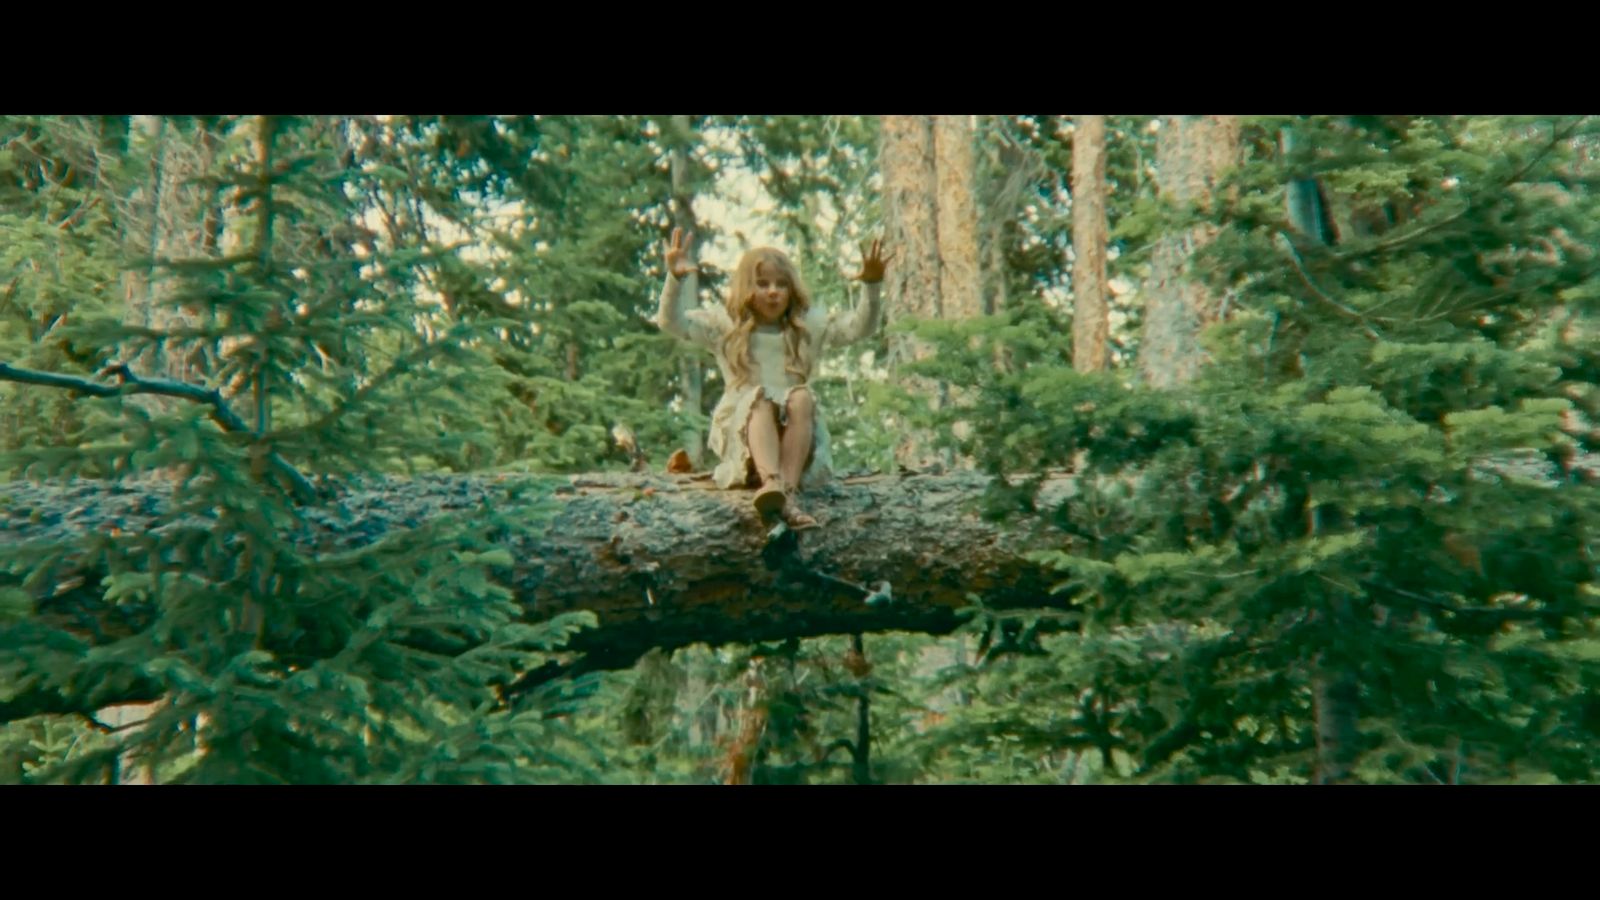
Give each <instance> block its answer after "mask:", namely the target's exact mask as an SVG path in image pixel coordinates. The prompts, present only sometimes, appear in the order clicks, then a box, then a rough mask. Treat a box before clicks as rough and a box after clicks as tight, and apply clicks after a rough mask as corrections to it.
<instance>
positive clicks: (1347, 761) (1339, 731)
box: [1311, 654, 1360, 784]
mask: <svg viewBox="0 0 1600 900" xmlns="http://www.w3.org/2000/svg"><path fill="white" fill-rule="evenodd" d="M1312 665H1313V666H1314V671H1313V673H1312V676H1311V691H1312V702H1313V704H1314V714H1315V716H1316V720H1317V726H1316V727H1317V763H1316V771H1315V773H1314V774H1313V777H1312V782H1313V783H1314V784H1346V783H1349V782H1351V781H1353V780H1354V779H1353V770H1354V767H1355V757H1356V755H1357V752H1358V750H1359V748H1358V746H1357V740H1358V738H1359V736H1360V732H1359V730H1358V729H1357V711H1356V705H1357V702H1358V700H1359V688H1358V687H1357V685H1356V683H1355V681H1354V679H1352V678H1351V677H1350V676H1349V675H1348V674H1346V673H1344V672H1343V671H1340V670H1339V669H1338V668H1336V667H1330V666H1328V665H1327V663H1326V659H1325V655H1324V654H1318V656H1317V659H1316V660H1315V661H1314V662H1313V663H1312Z"/></svg>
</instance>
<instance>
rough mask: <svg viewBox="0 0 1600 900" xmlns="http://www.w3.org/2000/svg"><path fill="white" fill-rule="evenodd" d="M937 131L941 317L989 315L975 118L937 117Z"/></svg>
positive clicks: (934, 149) (934, 137) (936, 203)
mask: <svg viewBox="0 0 1600 900" xmlns="http://www.w3.org/2000/svg"><path fill="white" fill-rule="evenodd" d="M932 131H933V157H934V165H933V170H934V179H935V189H936V191H937V193H935V195H934V205H935V206H934V208H935V210H936V212H935V220H936V224H935V231H936V236H935V239H936V240H937V242H938V245H939V315H940V316H941V317H942V318H946V319H966V318H970V317H973V316H979V315H982V314H983V282H982V279H981V273H980V269H979V266H978V205H977V199H976V191H975V189H974V185H975V182H976V180H977V165H976V162H975V160H974V157H973V146H972V145H973V132H972V117H971V116H934V117H933V128H932Z"/></svg>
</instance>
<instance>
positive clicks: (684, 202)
mask: <svg viewBox="0 0 1600 900" xmlns="http://www.w3.org/2000/svg"><path fill="white" fill-rule="evenodd" d="M672 130H673V131H674V132H675V134H674V135H673V136H674V138H675V139H676V140H677V144H676V145H675V146H674V147H673V148H672V156H671V166H672V227H674V228H681V229H683V230H684V233H685V234H690V233H694V232H696V231H698V230H699V227H700V226H699V222H698V221H696V219H695V215H694V192H693V190H691V189H690V187H689V147H690V145H691V143H692V141H693V138H694V129H693V127H692V126H691V125H690V123H689V117H688V116H673V117H672ZM699 247H700V242H699V241H695V242H694V243H691V244H690V245H689V262H690V264H691V265H698V264H699V260H700V250H699ZM696 302H697V300H696V299H695V298H690V300H689V304H690V306H691V307H692V306H693V305H694V304H695V303H696ZM705 374H706V373H705V364H704V362H702V361H701V358H700V355H699V354H696V355H695V356H693V357H685V358H684V359H683V361H682V362H681V363H679V366H678V375H679V387H680V389H681V390H682V392H683V405H684V408H685V409H688V410H691V411H693V412H694V413H696V414H699V413H701V412H703V411H704V408H705V407H704V404H705ZM679 440H680V442H681V443H682V445H683V452H684V453H685V454H687V455H688V457H689V464H690V465H692V466H693V467H694V469H695V471H699V470H700V469H702V468H704V466H705V454H706V448H705V434H704V431H703V429H702V428H701V426H700V425H698V424H691V425H689V427H687V428H685V429H684V430H683V433H682V434H681V435H680V436H679Z"/></svg>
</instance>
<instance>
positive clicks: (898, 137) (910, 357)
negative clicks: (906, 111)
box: [879, 116, 984, 469]
mask: <svg viewBox="0 0 1600 900" xmlns="http://www.w3.org/2000/svg"><path fill="white" fill-rule="evenodd" d="M973 137H974V136H973V131H972V122H971V117H970V116H885V117H884V120H883V129H882V140H883V146H882V151H881V153H880V155H879V165H880V167H881V169H882V172H883V185H884V211H885V220H886V222H887V225H888V228H887V230H888V235H887V238H888V246H889V248H890V250H891V251H892V252H893V253H894V254H895V262H894V263H893V264H892V265H891V266H890V267H889V274H888V284H887V288H888V296H887V297H886V300H887V302H888V307H889V321H891V322H894V321H896V320H899V319H903V318H921V319H938V318H963V317H967V316H974V315H980V314H982V312H983V304H984V299H983V281H982V271H981V269H980V267H979V264H978V210H977V199H976V196H977V194H976V190H975V182H976V178H977V170H976V163H975V160H974V154H973ZM931 352H932V351H931V349H930V348H929V347H928V346H927V345H926V344H925V343H923V342H921V341H918V340H916V339H915V338H912V337H909V336H901V337H898V338H896V339H894V341H893V342H892V344H891V347H890V356H889V364H890V367H891V368H892V369H896V370H898V369H899V368H900V367H901V366H903V365H905V364H906V363H909V362H913V361H916V360H919V359H924V358H926V357H927V356H928V355H929V354H930V353H931ZM897 377H898V380H899V382H900V384H901V386H903V387H905V388H907V389H909V390H910V391H912V392H913V393H916V394H920V395H922V396H924V397H927V398H928V402H929V405H930V406H931V407H932V408H934V409H940V408H942V407H943V406H944V405H945V404H947V403H948V402H949V401H950V397H949V393H950V390H949V387H948V385H945V384H941V383H935V382H932V381H928V380H926V379H921V378H911V377H908V376H905V375H897ZM931 443H932V442H931V440H930V439H929V437H928V436H927V435H926V434H920V433H917V432H915V431H913V430H907V432H906V437H905V438H904V439H903V440H902V441H901V443H900V445H899V446H898V447H897V448H896V449H895V458H896V460H897V461H898V462H899V463H900V465H902V466H905V467H907V468H911V469H924V468H926V467H927V466H928V465H929V464H932V463H936V462H938V460H937V458H936V457H935V455H934V453H933V451H932V448H931V446H930V444H931Z"/></svg>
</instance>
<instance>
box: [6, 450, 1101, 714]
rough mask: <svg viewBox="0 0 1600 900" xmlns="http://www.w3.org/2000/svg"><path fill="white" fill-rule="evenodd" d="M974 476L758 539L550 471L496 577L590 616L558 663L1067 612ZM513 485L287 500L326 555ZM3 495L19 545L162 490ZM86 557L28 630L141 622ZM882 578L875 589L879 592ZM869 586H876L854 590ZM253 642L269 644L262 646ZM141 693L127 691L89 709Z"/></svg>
mask: <svg viewBox="0 0 1600 900" xmlns="http://www.w3.org/2000/svg"><path fill="white" fill-rule="evenodd" d="M988 480H989V479H988V478H987V477H986V476H983V475H979V474H976V473H971V472H961V473H955V474H951V475H944V476H915V477H904V478H902V477H896V476H873V477H868V478H859V479H850V480H848V481H847V482H843V483H836V484H834V485H831V486H829V487H827V488H822V489H818V490H816V491H814V492H813V493H812V495H811V499H810V503H811V511H812V512H813V514H814V515H816V516H818V518H819V519H821V520H822V522H823V524H824V526H825V527H824V528H822V529H820V530H817V531H810V532H805V533H804V534H803V535H801V536H800V537H799V541H798V544H797V543H796V536H795V535H794V533H792V532H790V533H788V534H787V535H786V536H785V537H783V538H781V539H779V540H775V541H774V540H770V539H769V536H768V533H767V531H766V529H765V528H764V527H763V526H762V525H761V524H760V523H759V522H758V521H757V520H756V518H755V514H754V512H753V511H752V510H751V509H750V506H749V500H750V495H749V493H748V492H745V491H720V490H715V489H712V488H710V487H709V482H708V481H707V480H705V479H704V478H698V479H697V478H692V477H677V478H670V477H661V476H649V475H621V474H615V475H605V476H599V475H589V476H576V477H573V478H571V479H561V480H558V481H557V482H556V488H555V491H556V493H555V497H556V498H557V500H558V503H557V509H556V510H555V512H554V518H553V520H552V521H551V522H550V523H549V524H548V526H547V527H546V528H545V529H544V530H543V531H542V532H540V533H539V534H537V535H534V536H530V537H526V538H519V539H514V541H513V542H511V543H510V544H509V548H510V549H511V552H512V554H513V555H514V556H515V557H516V558H517V559H518V560H519V562H518V565H517V566H516V568H515V570H514V572H513V573H512V574H511V575H510V576H509V578H508V584H509V586H510V587H511V588H512V589H513V590H514V591H515V592H516V594H517V596H518V598H519V601H520V602H521V604H522V605H523V606H524V607H525V608H526V609H527V615H528V617H529V619H530V620H539V619H544V618H547V617H549V616H553V615H556V614H559V613H563V612H569V611H574V610H590V611H592V612H594V613H595V614H596V615H597V616H598V617H599V626H598V627H597V628H594V629H588V630H585V631H583V632H580V633H579V634H578V635H577V637H576V638H574V640H573V642H572V644H571V647H570V649H572V650H574V651H576V652H578V653H582V654H584V657H583V658H582V660H581V661H579V662H578V663H577V664H575V665H574V666H573V667H572V668H569V669H566V670H563V671H587V670H593V669H600V668H620V667H625V666H628V665H631V664H632V663H633V662H634V661H635V660H637V659H638V658H639V657H640V656H641V655H643V654H644V653H645V652H647V651H648V650H650V649H651V648H653V647H660V648H662V649H663V650H664V651H671V650H673V649H676V648H678V647H684V646H687V645H689V644H694V643H706V644H711V645H718V644H723V643H753V642H758V641H778V640H785V639H788V638H804V637H814V636H818V635H825V634H851V633H857V632H863V633H864V632H878V631H889V630H894V631H916V632H924V633H928V634H947V633H949V632H951V631H953V630H954V629H955V628H956V627H957V626H958V625H959V624H960V623H961V621H962V616H961V615H960V614H959V611H960V610H962V609H964V608H966V607H969V606H970V605H971V603H972V601H971V599H970V597H971V595H972V594H974V593H976V594H978V595H979V596H981V597H983V600H984V603H985V605H986V606H988V607H990V608H993V609H1006V608H1039V607H1057V608H1066V607H1065V603H1064V601H1063V599H1062V598H1061V597H1060V596H1059V595H1053V594H1051V592H1050V589H1051V586H1052V585H1053V584H1055V582H1056V581H1058V580H1059V576H1057V575H1056V574H1055V573H1054V572H1053V571H1051V570H1049V569H1048V568H1046V567H1045V566H1043V565H1041V564H1040V563H1037V562H1033V561H1030V560H1028V559H1026V558H1025V557H1024V553H1025V552H1026V551H1028V550H1030V549H1034V548H1036V547H1046V546H1049V547H1056V548H1059V547H1060V546H1061V542H1062V540H1063V539H1064V535H1063V533H1062V532H1061V531H1059V530H1056V529H1055V528H1054V527H1053V526H1051V525H1050V524H1048V523H1046V522H1044V521H1042V520H1040V521H1036V522H1032V523H1030V524H1027V525H1021V526H1019V525H1018V524H1016V523H1012V524H1011V525H1009V526H1008V527H1006V528H1002V527H1000V526H998V525H996V524H995V523H993V522H990V521H987V520H985V519H984V518H983V517H982V516H980V515H979V514H978V510H977V508H976V507H977V501H978V500H979V498H980V497H981V496H982V493H983V491H984V489H985V487H986V486H987V483H988ZM512 484H514V482H512V481H510V480H497V479H495V478H490V477H481V476H432V477H426V478H417V479H410V480H401V479H395V480H391V481H386V482H382V483H379V484H376V485H374V486H371V487H366V488H362V489H359V490H350V491H349V492H347V493H346V494H345V495H344V496H342V497H340V498H339V499H338V500H337V501H334V502H333V503H331V504H329V505H327V506H323V507H308V508H305V509H304V510H303V513H304V515H305V517H306V524H307V532H306V533H307V538H306V540H307V541H309V542H311V547H309V548H308V549H312V548H314V549H315V551H316V552H339V551H342V550H348V549H350V548H352V547H356V546H363V545H366V544H370V543H372V542H373V541H376V540H378V539H380V538H381V537H382V536H383V535H385V534H386V533H389V532H391V531H396V530H402V529H406V528H411V527H415V526H416V525H417V524H419V523H422V522H425V521H427V520H429V519H430V518H432V517H434V516H438V515H441V514H444V513H447V512H460V511H464V510H475V509H482V508H484V507H486V506H491V505H492V506H494V507H496V508H506V507H507V506H509V505H511V504H512V503H513V501H509V500H507V499H506V495H507V493H508V490H509V488H510V487H511V485H512ZM647 489H648V490H649V493H646V490H647ZM1071 491H1072V481H1071V479H1070V478H1068V477H1066V476H1051V477H1048V478H1047V479H1046V481H1045V487H1044V489H1043V492H1042V495H1041V497H1040V499H1039V503H1040V506H1041V508H1043V507H1045V506H1050V507H1052V508H1053V507H1054V506H1055V505H1057V504H1059V503H1061V502H1062V501H1063V500H1064V499H1065V498H1066V497H1068V496H1070V494H1071ZM6 493H7V496H8V497H9V498H10V501H11V502H10V503H8V504H7V505H6V506H5V507H3V508H0V541H27V540H35V539H58V540H59V539H62V538H66V537H69V536H72V535H80V534H85V533H90V532H98V533H102V534H103V533H107V532H108V531H110V530H112V528H113V526H115V527H116V528H117V529H120V530H121V531H123V532H126V533H128V534H130V535H136V534H141V533H143V532H145V531H146V530H148V528H150V527H151V523H152V516H153V515H158V514H159V512H158V511H159V510H161V509H164V508H165V507H166V505H167V502H168V501H167V499H166V498H167V497H168V496H169V489H168V488H165V487H163V486H160V485H158V484H155V483H146V484H143V485H136V484H131V483H119V484H112V483H99V482H85V481H76V482H70V483H66V484H61V483H31V482H12V483H8V484H7V485H6ZM95 565H97V563H96V561H95V558H93V557H90V558H88V559H84V560H79V561H78V562H75V563H72V564H71V565H63V566H62V567H61V568H59V569H58V570H56V571H53V572H51V573H48V575H47V577H43V578H41V579H40V582H41V583H40V585H39V588H38V590H39V592H40V593H39V595H38V596H37V598H36V600H37V604H38V618H39V619H40V620H41V621H42V623H43V624H46V625H51V626H55V627H58V628H61V629H64V630H67V631H70V632H72V633H74V634H78V635H82V636H84V637H85V639H88V640H92V641H94V642H97V643H98V642H104V641H110V640H115V639H117V638H120V637H124V636H127V635H128V634H130V633H135V632H137V631H138V630H140V629H142V628H145V627H148V621H147V612H141V611H139V610H137V609H134V608H131V607H129V606H127V605H123V606H119V607H112V606H108V605H107V604H106V603H104V601H103V600H102V599H101V592H100V581H101V579H102V578H103V577H104V574H105V573H104V572H100V571H97V570H95V568H94V566H95ZM74 567H76V568H74ZM7 580H8V581H12V582H14V581H15V579H7ZM885 583H886V584H887V591H883V590H877V589H878V588H880V587H882V586H883V585H884V584H885ZM0 586H3V585H0ZM869 591H875V592H876V593H877V594H879V596H878V597H873V598H869V597H868V596H867V594H868V592H869ZM884 594H887V597H886V598H885V597H883V596H882V595H884ZM869 599H870V601H871V602H868V601H869ZM263 649H266V650H269V651H270V650H274V649H281V648H274V647H272V646H271V642H270V639H269V640H268V641H267V643H266V644H265V645H264V646H263ZM547 674H548V675H556V674H561V673H560V672H554V671H553V672H551V673H547ZM540 677H546V676H540ZM152 699H155V697H154V696H148V695H144V694H142V693H141V692H140V691H139V690H137V689H135V690H130V692H129V694H128V696H125V697H123V696H119V697H110V698H104V699H103V702H100V703H98V704H96V705H95V706H96V707H98V706H105V705H109V704H110V703H116V702H137V701H148V700H152ZM73 702H75V701H73V700H72V699H71V698H60V697H54V695H52V696H50V697H39V696H25V697H21V698H18V699H17V700H15V701H13V702H11V703H7V704H0V721H4V720H6V719H7V718H15V717H17V716H18V715H28V714H32V713H35V712H44V711H51V710H71V709H74V708H75V707H73V706H72V703H73Z"/></svg>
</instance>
